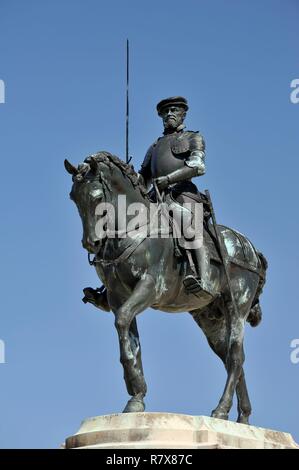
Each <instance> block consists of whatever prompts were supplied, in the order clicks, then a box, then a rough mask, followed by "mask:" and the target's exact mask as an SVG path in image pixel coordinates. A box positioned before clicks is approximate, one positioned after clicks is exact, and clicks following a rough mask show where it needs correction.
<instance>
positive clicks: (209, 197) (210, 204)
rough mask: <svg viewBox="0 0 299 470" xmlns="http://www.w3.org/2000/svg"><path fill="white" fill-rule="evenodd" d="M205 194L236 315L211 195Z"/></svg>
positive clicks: (236, 309)
mask: <svg viewBox="0 0 299 470" xmlns="http://www.w3.org/2000/svg"><path fill="white" fill-rule="evenodd" d="M205 194H206V197H207V200H208V203H209V207H210V211H211V217H212V222H213V227H214V232H215V236H216V240H217V243H218V247H219V252H220V257H221V261H222V263H223V266H224V271H225V277H226V282H227V285H228V290H229V293H230V297H231V301H232V305H233V309H234V313H235V315H236V316H237V317H238V316H239V313H238V307H237V304H236V300H235V296H234V293H233V290H232V285H231V279H230V276H229V272H228V260H227V255H226V253H225V252H224V249H223V244H222V240H220V235H219V233H218V230H217V222H216V216H215V212H214V208H213V204H212V200H211V196H210V193H209V191H208V190H207V189H206V190H205ZM229 320H230V318H229Z"/></svg>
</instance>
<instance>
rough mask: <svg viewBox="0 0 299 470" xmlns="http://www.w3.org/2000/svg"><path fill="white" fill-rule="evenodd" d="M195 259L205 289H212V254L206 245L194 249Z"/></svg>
mask: <svg viewBox="0 0 299 470" xmlns="http://www.w3.org/2000/svg"><path fill="white" fill-rule="evenodd" d="M192 255H193V256H194V261H195V264H196V267H197V274H198V276H199V278H200V281H201V286H202V288H203V289H204V290H206V291H208V292H209V291H210V255H209V250H208V248H207V247H206V246H205V245H202V246H201V247H200V248H197V249H196V250H192Z"/></svg>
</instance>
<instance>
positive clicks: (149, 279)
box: [65, 151, 267, 424]
mask: <svg viewBox="0 0 299 470" xmlns="http://www.w3.org/2000/svg"><path fill="white" fill-rule="evenodd" d="M65 168H66V170H67V171H68V172H69V173H70V174H72V180H73V185H72V190H71V193H70V198H71V200H72V201H74V202H75V204H76V206H77V208H78V211H79V214H80V217H81V219H82V224H83V239H82V244H83V247H84V248H85V249H86V250H87V251H88V255H89V256H90V254H94V260H93V261H92V264H93V265H94V266H95V269H96V272H97V274H98V276H99V278H100V279H101V281H102V282H103V284H104V285H105V287H106V289H107V303H108V305H107V308H106V310H111V311H112V312H113V313H114V315H115V327H116V330H117V333H118V338H119V347H120V361H121V364H122V366H123V369H124V378H125V382H126V387H127V391H128V394H129V395H130V396H131V398H130V399H129V401H128V402H127V404H126V406H125V408H124V410H123V412H125V413H128V412H142V411H144V409H145V404H144V400H143V399H144V396H145V394H146V391H147V386H146V382H145V378H144V373H143V367H142V360H141V347H140V341H139V335H138V329H137V322H136V317H137V315H138V314H139V313H141V312H143V311H144V310H145V309H147V308H148V307H151V308H153V309H157V310H161V311H164V312H171V313H172V312H189V313H190V314H191V315H192V317H193V318H194V320H195V322H196V323H197V324H198V325H199V326H200V328H201V329H202V330H203V332H204V334H205V335H206V338H207V340H208V343H209V345H210V347H211V348H212V350H213V351H214V352H215V353H216V354H217V355H218V356H219V357H220V359H221V360H222V361H223V363H224V366H225V368H226V371H227V380H226V383H225V387H224V391H223V394H222V396H221V398H220V401H219V403H218V405H217V407H216V408H215V409H214V410H213V411H212V414H211V416H212V417H215V418H221V419H228V416H229V411H230V409H231V407H232V401H233V396H234V393H235V392H236V395H237V399H238V418H237V422H239V423H244V424H248V418H249V415H250V414H251V404H250V400H249V396H248V392H247V387H246V382H245V375H244V370H243V363H244V359H245V356H244V351H243V338H244V328H245V322H246V321H248V322H249V323H250V324H251V325H252V326H256V325H257V324H258V323H259V322H260V320H261V308H260V305H259V296H260V294H261V292H262V289H263V286H264V284H265V274H266V269H267V261H266V259H265V257H264V256H263V255H262V254H261V253H260V252H258V251H257V250H256V249H255V248H254V246H253V245H252V243H251V242H250V241H249V240H248V239H247V238H246V237H245V236H244V235H242V234H240V233H239V232H236V231H235V230H232V229H229V228H228V227H225V226H221V225H218V226H217V231H218V233H219V235H220V236H221V237H222V240H223V242H224V243H223V246H224V247H225V249H226V252H227V259H228V263H227V266H228V271H229V276H230V284H231V289H232V292H233V296H234V301H235V305H236V307H237V308H235V309H234V308H233V305H232V303H233V302H232V297H231V294H230V291H229V286H228V283H227V280H226V277H225V269H224V265H223V263H222V261H221V259H220V257H219V251H218V250H217V246H216V245H217V244H216V242H215V236H213V227H212V224H211V223H210V222H209V221H208V222H205V231H204V240H205V243H207V244H208V246H209V250H210V260H211V261H210V272H211V284H212V286H213V289H214V291H215V292H217V293H218V294H217V295H216V296H215V297H213V298H212V299H211V298H210V297H208V298H206V297H205V296H204V295H203V296H202V295H201V293H198V294H192V293H189V292H186V290H185V289H184V286H183V282H182V281H183V279H184V277H185V276H186V275H188V272H190V263H189V262H188V257H187V256H186V253H184V252H182V253H181V256H177V255H175V250H174V247H175V240H174V238H173V237H165V238H163V237H159V236H157V237H150V236H147V235H146V233H145V234H143V235H140V233H137V234H136V236H114V237H107V236H106V237H103V236H101V234H99V233H98V232H99V231H98V230H97V224H98V223H99V221H100V222H101V221H102V219H103V217H104V215H103V214H102V216H99V215H97V209H96V208H97V206H98V204H99V203H109V204H111V205H112V206H113V207H114V209H115V214H116V221H117V215H119V212H120V211H123V208H121V207H120V205H119V204H120V203H119V198H118V196H119V195H125V196H126V201H127V204H128V205H130V204H134V203H140V204H142V205H143V206H144V207H145V209H149V208H150V205H151V204H152V202H151V200H150V198H149V196H148V193H147V191H146V189H145V187H144V186H143V184H142V183H141V182H140V180H139V179H138V174H137V173H136V172H135V171H134V168H133V166H132V165H129V164H126V163H125V162H123V161H122V160H120V159H119V158H118V157H116V156H114V155H111V154H110V153H109V152H104V151H101V152H99V153H96V154H94V155H91V156H89V157H88V158H86V159H85V161H84V163H81V164H80V165H79V166H78V167H75V166H73V165H72V164H71V163H69V162H68V161H67V160H66V161H65ZM157 204H159V202H158V203H157ZM115 233H116V234H120V227H118V225H117V223H116V226H115ZM89 259H90V258H89ZM95 305H96V303H95Z"/></svg>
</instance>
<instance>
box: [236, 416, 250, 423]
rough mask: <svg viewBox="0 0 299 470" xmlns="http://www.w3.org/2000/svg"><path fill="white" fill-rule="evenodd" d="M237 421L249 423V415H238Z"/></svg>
mask: <svg viewBox="0 0 299 470" xmlns="http://www.w3.org/2000/svg"><path fill="white" fill-rule="evenodd" d="M237 423H240V424H249V416H244V415H240V416H238V419H237Z"/></svg>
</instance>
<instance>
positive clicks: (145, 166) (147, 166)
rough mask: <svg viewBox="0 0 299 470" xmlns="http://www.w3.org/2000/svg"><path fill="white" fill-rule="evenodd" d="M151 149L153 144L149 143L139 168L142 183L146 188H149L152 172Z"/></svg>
mask: <svg viewBox="0 0 299 470" xmlns="http://www.w3.org/2000/svg"><path fill="white" fill-rule="evenodd" d="M152 149H153V146H152V145H151V146H150V148H149V149H148V151H147V152H146V155H145V157H144V160H143V162H142V165H141V168H140V170H139V174H140V175H141V176H142V177H143V180H144V184H145V186H146V188H147V189H149V186H150V184H151V180H152V172H151V158H152Z"/></svg>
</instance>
